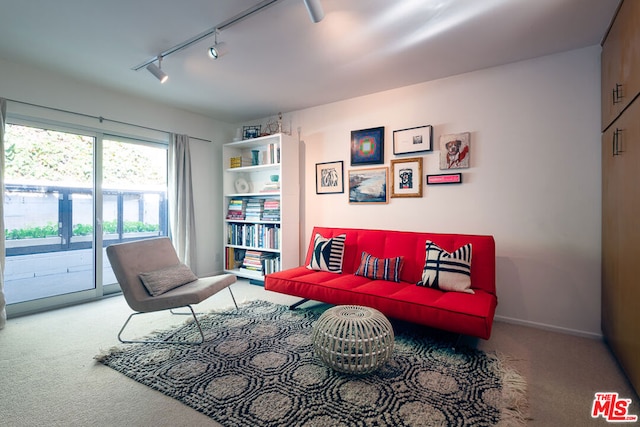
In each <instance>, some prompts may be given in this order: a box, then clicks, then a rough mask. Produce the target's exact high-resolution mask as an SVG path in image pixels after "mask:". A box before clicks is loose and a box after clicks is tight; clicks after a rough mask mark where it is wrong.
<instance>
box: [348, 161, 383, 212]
mask: <svg viewBox="0 0 640 427" xmlns="http://www.w3.org/2000/svg"><path fill="white" fill-rule="evenodd" d="M388 175H389V168H387V167H382V168H369V169H351V170H349V203H357V204H365V203H375V204H384V203H389V197H388V194H387V186H388V182H389V176H388Z"/></svg>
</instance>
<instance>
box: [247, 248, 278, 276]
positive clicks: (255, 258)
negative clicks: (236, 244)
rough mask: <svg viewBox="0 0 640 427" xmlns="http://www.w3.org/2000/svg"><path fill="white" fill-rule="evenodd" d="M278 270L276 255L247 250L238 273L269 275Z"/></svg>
mask: <svg viewBox="0 0 640 427" xmlns="http://www.w3.org/2000/svg"><path fill="white" fill-rule="evenodd" d="M279 269H280V257H279V256H278V254H276V253H272V252H262V251H256V250H250V249H247V250H246V251H245V254H244V259H243V261H242V266H241V267H240V271H241V272H244V273H249V274H256V273H257V274H269V273H273V272H275V271H279Z"/></svg>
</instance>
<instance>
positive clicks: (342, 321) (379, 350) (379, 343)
mask: <svg viewBox="0 0 640 427" xmlns="http://www.w3.org/2000/svg"><path fill="white" fill-rule="evenodd" d="M393 344H394V335H393V328H392V327H391V323H389V320H388V319H387V318H386V317H385V316H384V315H383V314H382V313H380V312H379V311H378V310H376V309H373V308H369V307H362V306H359V305H339V306H336V307H332V308H330V309H328V310H327V311H325V312H324V313H322V315H321V316H320V318H319V319H318V321H317V322H316V323H315V325H314V326H313V348H314V350H315V352H316V354H317V355H318V356H319V357H320V359H321V360H322V361H323V362H324V363H325V364H326V365H327V366H329V367H331V368H333V369H335V370H336V371H339V372H345V373H349V374H358V375H360V374H368V373H370V372H373V371H375V370H376V369H378V368H379V367H381V366H382V365H384V364H385V363H386V362H387V361H388V360H389V359H390V358H391V354H392V353H393Z"/></svg>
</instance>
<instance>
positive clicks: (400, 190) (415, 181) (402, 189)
mask: <svg viewBox="0 0 640 427" xmlns="http://www.w3.org/2000/svg"><path fill="white" fill-rule="evenodd" d="M391 197H422V157H412V158H410V159H395V160H391Z"/></svg>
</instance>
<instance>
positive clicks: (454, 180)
mask: <svg viewBox="0 0 640 427" xmlns="http://www.w3.org/2000/svg"><path fill="white" fill-rule="evenodd" d="M437 184H462V174H461V173H442V174H439V175H427V185H437Z"/></svg>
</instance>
